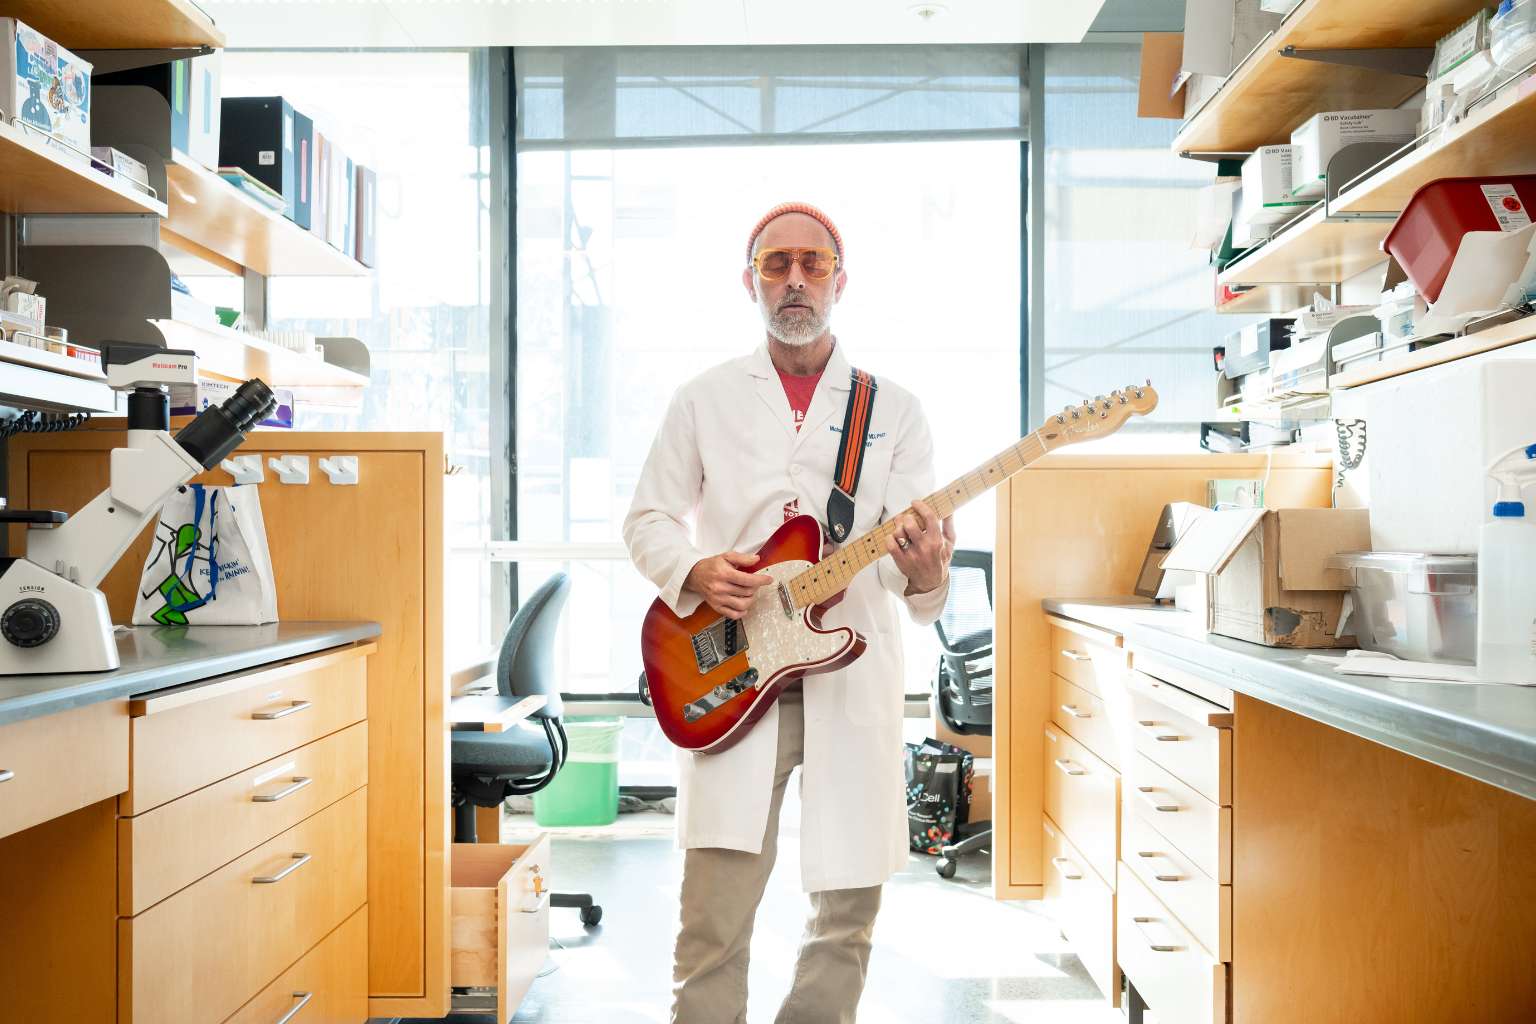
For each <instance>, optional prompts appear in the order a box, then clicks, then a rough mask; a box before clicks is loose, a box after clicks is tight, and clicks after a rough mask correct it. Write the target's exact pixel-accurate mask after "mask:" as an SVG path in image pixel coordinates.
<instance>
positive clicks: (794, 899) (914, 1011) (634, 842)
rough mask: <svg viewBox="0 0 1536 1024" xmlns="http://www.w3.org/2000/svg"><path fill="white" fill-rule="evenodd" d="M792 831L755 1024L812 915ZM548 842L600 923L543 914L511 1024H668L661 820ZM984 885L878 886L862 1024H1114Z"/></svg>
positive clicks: (562, 879) (913, 879)
mask: <svg viewBox="0 0 1536 1024" xmlns="http://www.w3.org/2000/svg"><path fill="white" fill-rule="evenodd" d="M790 792H791V793H793V792H794V787H793V786H791V787H790ZM797 819H798V814H797V813H795V811H794V809H793V808H791V807H790V806H789V804H788V802H786V807H785V814H784V820H785V825H784V827H783V829H782V831H781V845H780V855H779V863H778V865H777V866H776V868H775V870H774V874H773V878H772V880H771V881H770V882H769V894H768V896H767V897H766V898H765V899H764V901H763V906H762V909H761V911H760V913H759V916H758V922H757V928H756V931H755V933H754V936H753V943H752V968H751V982H750V991H751V995H750V997H749V1006H748V1019H749V1020H750V1021H751V1022H753V1024H769V1022H771V1021H772V1020H773V1017H774V1014H775V1012H776V1011H777V1009H778V1003H779V1000H780V999H782V998H783V996H784V993H785V990H786V989H787V986H788V979H789V975H790V970H791V967H792V965H793V962H794V955H795V950H796V947H797V945H798V942H799V937H800V932H801V928H802V926H803V923H804V915H805V912H806V910H807V908H808V904H807V903H806V901H805V897H804V895H803V894H802V893H801V892H800V887H799V882H798V875H799V863H798V861H799V858H798V845H799V843H798V830H797V827H796V824H795V822H796V820H797ZM537 831H541V830H540V829H539V828H538V826H537V825H535V824H534V822H533V820H532V818H531V817H527V816H523V815H511V816H508V817H506V818H504V820H503V838H504V839H505V840H506V841H512V842H515V841H517V838H518V837H519V836H527V835H530V834H532V833H534V832H537ZM549 831H553V832H554V833H555V835H554V847H553V857H552V859H553V862H554V863H553V871H554V877H555V878H556V879H557V880H558V882H557V885H556V889H557V891H584V892H590V893H592V894H593V895H594V896H595V897H596V899H597V901H598V903H600V904H601V905H602V907H603V922H602V924H601V925H600V926H599V927H597V928H594V929H591V930H588V929H584V928H583V927H582V926H581V923H580V921H579V920H578V918H577V914H576V911H574V910H556V911H553V912H552V917H551V926H550V937H551V940H552V941H551V943H550V960H549V963H548V964H547V966H546V967H545V973H544V975H543V976H541V977H540V978H539V979H538V980H537V981H536V982H535V983H534V985H533V989H532V990H531V991H530V993H529V994H528V996H527V998H526V999H525V1000H524V1001H523V1004H522V1006H521V1007H520V1008H519V1009H518V1012H517V1014H516V1015H515V1016H514V1017H513V1018H512V1021H513V1024H556V1022H558V1024H663V1022H666V1021H668V1020H669V1013H668V1009H669V1005H670V1001H671V1000H670V987H671V950H672V938H673V929H674V927H675V922H676V917H677V888H678V881H679V878H680V874H681V868H682V864H681V855H680V854H679V853H677V852H676V851H675V850H673V848H672V841H671V838H670V819H669V818H667V817H666V816H664V815H659V814H651V813H648V814H639V815H622V816H620V819H619V821H618V822H617V823H616V825H615V826H613V827H611V828H609V829H585V830H560V829H555V830H549ZM990 884H991V865H990V861H989V859H988V857H987V856H986V855H985V854H983V855H980V856H975V857H970V858H966V859H964V860H962V862H961V865H960V870H959V873H958V874H957V876H956V877H955V878H954V879H952V880H948V881H946V880H944V879H941V878H939V877H938V875H937V874H936V873H935V872H934V870H933V859H932V858H930V857H922V856H916V855H914V856H913V857H912V858H911V860H910V862H909V863H908V865H907V868H906V870H905V871H904V872H903V873H901V874H900V875H898V876H896V877H895V878H894V879H892V880H891V882H890V883H889V884H888V885H887V887H886V892H885V899H884V904H883V907H882V910H881V913H880V918H879V921H878V923H877V925H876V929H875V951H874V956H873V958H872V960H871V963H870V976H869V982H868V985H867V986H866V988H865V992H864V998H863V1001H862V1002H861V1003H860V1006H859V1022H860V1024H913V1022H922V1024H1023V1022H1026V1021H1027V1022H1029V1024H1124V1021H1125V1017H1124V1016H1123V1015H1122V1014H1121V1013H1120V1012H1118V1011H1115V1010H1111V1009H1109V1008H1108V1007H1107V1005H1106V1004H1105V1002H1104V1001H1103V999H1102V998H1100V996H1099V992H1098V989H1097V988H1096V987H1095V986H1094V984H1093V982H1092V981H1090V980H1089V979H1088V976H1087V975H1086V974H1085V973H1084V971H1083V967H1082V965H1081V963H1079V962H1078V959H1077V957H1076V956H1074V955H1073V954H1072V953H1071V952H1069V951H1068V950H1067V948H1066V946H1065V944H1064V943H1063V941H1062V939H1061V936H1060V934H1059V932H1058V931H1057V929H1056V927H1055V925H1054V924H1052V923H1051V922H1050V920H1049V919H1048V918H1046V917H1045V916H1044V915H1043V914H1042V913H1040V911H1039V910H1038V905H1036V904H1030V903H999V902H997V901H996V900H994V899H993V898H992V896H991V891H990ZM448 1020H449V1021H452V1022H454V1024H460V1022H462V1024H471V1022H477V1024H484V1022H485V1021H486V1020H487V1018H485V1017H473V1016H468V1015H461V1016H454V1017H450V1018H448ZM403 1024H415V1022H403Z"/></svg>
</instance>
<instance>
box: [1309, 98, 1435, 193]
mask: <svg viewBox="0 0 1536 1024" xmlns="http://www.w3.org/2000/svg"><path fill="white" fill-rule="evenodd" d="M1419 115H1420V111H1419V110H1417V109H1411V108H1410V109H1404V110H1332V111H1328V112H1325V113H1322V114H1316V115H1314V116H1312V117H1311V118H1308V119H1307V120H1306V121H1305V122H1303V123H1302V125H1301V127H1299V128H1297V129H1296V130H1295V131H1293V132H1291V145H1293V146H1295V147H1297V152H1296V168H1295V172H1294V174H1293V184H1292V193H1293V194H1294V195H1297V196H1312V197H1317V196H1321V195H1322V194H1323V185H1324V182H1325V180H1326V179H1327V176H1328V161H1330V160H1332V159H1333V158H1334V156H1336V155H1337V154H1338V152H1339V150H1341V149H1343V148H1344V147H1345V146H1353V145H1355V144H1356V143H1360V142H1386V143H1392V144H1394V145H1398V146H1404V145H1407V144H1408V143H1410V142H1412V141H1413V140H1414V139H1415V138H1416V137H1417V136H1418V133H1419ZM1340 184H1341V185H1342V184H1343V182H1340Z"/></svg>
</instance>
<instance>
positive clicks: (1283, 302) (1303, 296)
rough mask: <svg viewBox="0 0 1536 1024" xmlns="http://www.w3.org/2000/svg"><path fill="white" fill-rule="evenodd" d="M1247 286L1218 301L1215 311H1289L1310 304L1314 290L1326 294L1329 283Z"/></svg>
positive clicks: (1250, 314) (1252, 314)
mask: <svg viewBox="0 0 1536 1024" xmlns="http://www.w3.org/2000/svg"><path fill="white" fill-rule="evenodd" d="M1247 287H1248V290H1247V291H1244V292H1242V293H1241V294H1239V295H1234V296H1233V297H1231V298H1230V299H1227V300H1226V301H1225V302H1221V301H1218V302H1217V303H1216V312H1218V313H1241V314H1247V315H1249V316H1254V315H1260V314H1264V313H1289V312H1290V311H1291V310H1293V309H1300V308H1301V307H1303V306H1308V305H1311V303H1312V294H1313V293H1314V292H1319V291H1320V292H1323V293H1324V294H1327V293H1328V291H1329V289H1330V287H1331V286H1330V285H1329V284H1261V285H1252V286H1247ZM1218 298H1219V296H1218Z"/></svg>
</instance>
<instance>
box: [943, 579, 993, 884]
mask: <svg viewBox="0 0 1536 1024" xmlns="http://www.w3.org/2000/svg"><path fill="white" fill-rule="evenodd" d="M933 626H934V629H936V630H937V631H938V634H939V646H940V647H941V648H943V653H941V654H940V655H939V664H938V668H937V670H936V671H935V672H934V674H933V699H934V704H935V706H936V707H937V708H938V712H939V718H940V719H941V720H942V721H943V722H944V724H945V725H947V726H949V728H951V729H953V730H954V731H955V732H957V733H960V734H961V735H962V736H990V735H992V552H990V551H971V550H965V549H957V550H956V551H955V553H954V557H953V558H952V559H951V560H950V563H949V597H948V599H947V600H946V601H945V602H944V611H943V613H942V614H941V615H940V616H939V618H938V621H937V622H935V623H934V624H933ZM955 834H956V836H957V837H958V838H959V842H957V843H954V844H953V845H950V846H945V847H941V848H940V850H939V862H938V864H937V865H935V870H936V871H938V873H939V876H940V877H941V878H953V877H955V869H956V867H957V863H956V862H957V861H958V860H959V858H960V857H961V855H963V854H967V853H974V852H976V851H977V850H980V849H986V848H990V847H991V845H992V822H991V821H976V822H968V823H966V824H965V825H964V826H963V827H962V826H958V825H957V826H956V827H955Z"/></svg>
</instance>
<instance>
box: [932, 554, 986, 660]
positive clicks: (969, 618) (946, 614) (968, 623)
mask: <svg viewBox="0 0 1536 1024" xmlns="http://www.w3.org/2000/svg"><path fill="white" fill-rule="evenodd" d="M934 627H935V628H936V629H937V630H938V632H939V642H940V643H941V644H943V645H944V649H945V650H946V651H948V652H949V653H951V654H968V653H970V652H971V651H974V650H976V649H977V648H979V647H986V646H989V645H990V644H991V643H992V552H990V551H973V550H970V549H967V548H957V549H956V550H955V553H954V556H953V557H952V558H951V559H950V562H949V597H948V598H947V599H946V600H945V602H944V611H943V612H942V613H941V614H940V615H939V618H938V621H937V622H935V623H934Z"/></svg>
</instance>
